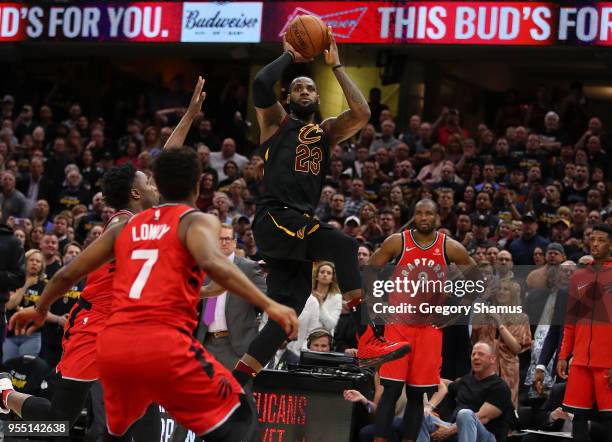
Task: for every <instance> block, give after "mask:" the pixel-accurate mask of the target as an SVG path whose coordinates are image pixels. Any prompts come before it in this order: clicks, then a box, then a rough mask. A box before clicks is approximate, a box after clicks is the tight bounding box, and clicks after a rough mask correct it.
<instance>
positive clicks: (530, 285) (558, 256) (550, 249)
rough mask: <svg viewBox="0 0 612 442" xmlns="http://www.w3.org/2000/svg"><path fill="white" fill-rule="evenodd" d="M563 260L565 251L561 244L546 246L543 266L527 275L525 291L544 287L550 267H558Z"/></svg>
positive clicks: (554, 243) (555, 243) (553, 243)
mask: <svg viewBox="0 0 612 442" xmlns="http://www.w3.org/2000/svg"><path fill="white" fill-rule="evenodd" d="M565 259H566V255H565V250H564V249H563V246H562V245H561V244H559V243H558V242H552V243H550V244H548V246H547V247H546V254H545V255H544V260H545V265H543V266H541V267H539V268H537V269H535V270H533V271H532V272H530V273H529V275H527V281H526V282H527V289H528V290H533V289H542V288H544V287H546V284H547V278H548V274H549V272H550V269H551V267H558V266H559V265H561V263H562V262H563V261H565Z"/></svg>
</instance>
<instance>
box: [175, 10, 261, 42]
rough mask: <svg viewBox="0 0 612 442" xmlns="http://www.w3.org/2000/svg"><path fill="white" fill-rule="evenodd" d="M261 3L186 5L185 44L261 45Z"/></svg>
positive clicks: (184, 20)
mask: <svg viewBox="0 0 612 442" xmlns="http://www.w3.org/2000/svg"><path fill="white" fill-rule="evenodd" d="M261 11H262V3H261V2H243V3H202V2H195V3H194V2H186V3H184V4H183V34H182V37H181V41H183V42H211V43H227V42H243V43H258V42H259V37H260V32H261Z"/></svg>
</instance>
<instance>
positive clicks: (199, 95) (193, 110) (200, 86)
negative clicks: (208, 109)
mask: <svg viewBox="0 0 612 442" xmlns="http://www.w3.org/2000/svg"><path fill="white" fill-rule="evenodd" d="M204 83H206V80H204V79H203V78H202V77H201V76H200V77H198V82H197V83H196V86H195V89H194V90H193V95H192V96H191V101H190V102H189V107H188V108H187V113H189V114H190V115H192V116H194V115H196V114H197V113H198V112H200V111H201V110H202V103H204V100H205V99H206V92H204Z"/></svg>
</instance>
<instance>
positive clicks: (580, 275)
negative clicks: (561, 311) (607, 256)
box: [559, 260, 612, 368]
mask: <svg viewBox="0 0 612 442" xmlns="http://www.w3.org/2000/svg"><path fill="white" fill-rule="evenodd" d="M571 354H573V355H574V359H573V361H572V364H574V365H582V366H588V367H598V368H612V260H607V261H606V262H605V263H604V265H603V266H601V267H599V268H595V267H593V266H588V267H585V268H582V269H578V270H576V271H575V272H574V274H573V275H572V279H571V282H570V290H569V299H568V303H567V311H566V316H565V327H564V331H563V343H562V344H561V352H560V353H559V359H567V358H568V357H569V356H570V355H571Z"/></svg>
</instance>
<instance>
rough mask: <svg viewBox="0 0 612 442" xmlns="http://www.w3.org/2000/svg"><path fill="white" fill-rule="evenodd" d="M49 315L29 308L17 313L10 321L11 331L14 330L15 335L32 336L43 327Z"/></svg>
mask: <svg viewBox="0 0 612 442" xmlns="http://www.w3.org/2000/svg"><path fill="white" fill-rule="evenodd" d="M45 319H47V315H46V314H45V313H43V312H41V311H39V310H36V309H35V308H34V307H27V308H24V309H22V310H19V311H18V312H17V313H15V314H14V315H13V316H12V317H11V320H10V321H9V330H14V332H15V335H24V334H25V335H28V336H30V335H31V334H32V333H34V332H35V331H36V330H38V329H39V328H40V327H42V326H43V324H44V323H45Z"/></svg>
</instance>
